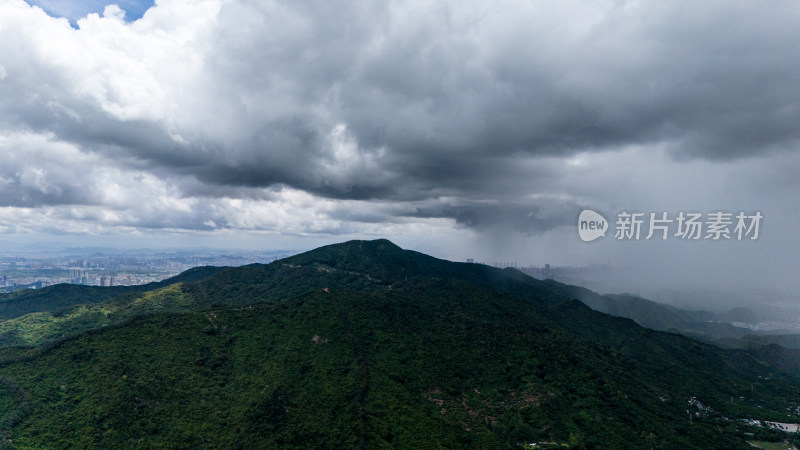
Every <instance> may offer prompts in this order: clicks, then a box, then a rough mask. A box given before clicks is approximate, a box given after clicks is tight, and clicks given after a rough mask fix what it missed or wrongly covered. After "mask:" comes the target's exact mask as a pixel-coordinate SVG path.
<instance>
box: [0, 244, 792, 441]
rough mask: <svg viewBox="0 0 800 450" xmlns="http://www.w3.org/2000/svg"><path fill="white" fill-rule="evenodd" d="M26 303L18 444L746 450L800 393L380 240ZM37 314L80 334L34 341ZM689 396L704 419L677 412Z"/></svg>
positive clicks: (10, 433) (17, 372)
mask: <svg viewBox="0 0 800 450" xmlns="http://www.w3.org/2000/svg"><path fill="white" fill-rule="evenodd" d="M195 275H197V274H195ZM36 314H40V316H36V315H35V314H33V315H30V314H29V315H26V316H21V317H18V318H15V319H12V320H7V321H4V322H0V326H2V325H4V324H10V323H15V324H17V325H18V327H17V328H15V330H16V331H15V332H16V333H17V341H15V342H18V341H19V339H18V338H19V336H20V334H19V333H20V332H21V331H25V330H27V332H31V333H33V335H34V337H37V338H38V339H40V340H38V341H36V342H37V343H29V344H26V346H22V347H19V346H15V345H19V344H13V345H7V346H5V347H3V348H0V356H2V362H3V363H2V364H0V377H5V378H6V379H8V380H10V381H9V382H11V383H13V385H14V386H17V387H18V390H19V392H22V393H24V394H25V399H27V400H25V402H27V403H26V404H29V405H30V407H26V408H27V409H25V408H23V407H22V406H20V405H21V404H22V403H24V402H22V401H21V400H13V398H12V397H13V395H12V394H11V393H9V394H8V395H9V396H10V397H8V401H9V404H12V405H13V404H16V405H18V407H17V409H16V410H15V411H27V412H26V413H25V414H19V416H20V417H17V418H16V419H15V420H14V421H13V426H9V427H7V429H0V437H3V438H9V439H11V438H13V439H14V443H15V445H17V444H18V445H20V446H22V447H24V446H31V447H45V448H49V447H55V448H61V447H64V446H75V445H78V446H90V447H98V446H99V447H119V446H135V445H143V446H156V447H164V446H167V447H175V446H184V447H185V446H190V447H209V446H211V447H220V446H221V447H235V446H237V445H239V446H242V445H243V446H245V447H251V448H252V447H260V448H265V447H276V446H277V447H285V446H301V447H303V446H305V447H309V448H312V447H313V448H329V447H330V448H332V447H349V448H373V447H431V446H437V447H440V448H455V447H458V448H463V447H481V448H485V447H491V446H499V447H506V448H510V447H516V446H519V445H520V444H523V443H524V444H525V445H527V443H530V442H556V443H558V444H559V445H560V444H564V445H566V446H569V447H574V448H598V447H599V448H621V447H639V448H642V447H662V448H676V447H681V448H747V447H748V444H747V443H746V441H745V439H744V438H745V437H746V435H745V434H744V433H753V434H754V435H757V436H758V437H759V438H763V439H772V440H776V439H777V440H780V439H785V438H786V435H784V434H782V433H779V432H774V431H769V430H763V429H758V428H753V427H749V426H747V425H740V424H738V423H735V422H732V421H729V420H728V421H726V420H725V419H724V417H730V418H748V417H755V416H756V415H757V416H758V417H759V418H763V419H771V420H778V419H782V420H787V419H786V408H790V409H792V410H793V408H795V407H797V406H798V405H797V404H796V402H794V401H790V400H787V399H790V398H797V396H798V395H797V394H800V392H798V384H799V383H798V378H797V377H796V376H795V375H792V374H791V373H789V372H785V371H784V370H782V369H780V368H778V367H774V366H771V365H770V364H768V363H767V362H765V361H762V360H760V359H759V357H758V355H756V354H755V353H752V352H749V351H737V352H726V351H724V350H721V349H718V348H715V347H713V346H710V345H706V344H703V343H700V342H697V341H694V340H692V339H689V338H686V337H684V336H679V335H676V334H671V333H665V332H659V331H654V330H650V329H647V328H643V327H641V326H640V325H638V324H636V323H635V322H634V321H632V320H630V319H624V318H618V317H613V316H611V315H608V314H604V313H600V312H597V311H594V310H592V309H590V308H589V307H588V306H586V305H585V304H584V303H582V302H580V301H578V300H576V299H575V298H574V296H572V293H571V292H570V290H569V289H565V288H563V287H560V286H558V285H554V284H552V283H547V282H543V281H539V280H535V279H532V278H530V277H527V276H525V275H523V274H520V273H518V272H515V271H509V270H501V269H496V268H492V267H488V266H483V265H478V264H468V263H455V262H449V261H443V260H439V259H436V258H433V257H430V256H427V255H424V254H421V253H417V252H411V251H407V250H402V249H400V248H399V247H397V246H395V245H394V244H392V243H391V242H390V241H385V240H378V241H350V242H346V243H343V244H334V245H333V246H326V247H322V248H320V249H316V250H312V251H310V252H306V253H304V254H301V255H296V256H293V257H289V258H285V259H282V260H278V261H275V262H273V263H270V264H266V265H259V264H256V265H250V266H244V267H239V268H228V269H220V270H217V271H214V273H211V274H210V275H209V276H198V279H196V280H193V281H188V279H184V281H178V282H174V283H170V284H167V285H164V286H160V287H157V288H154V289H152V290H148V291H146V292H136V293H126V294H123V295H121V296H117V297H114V298H111V299H106V300H102V301H98V302H95V303H89V304H83V305H79V306H75V307H73V309H71V310H68V311H66V312H62V313H58V314H61V315H60V316H59V315H58V314H54V313H53V312H39V313H36ZM47 314H50V317H51V318H52V320H53V321H57V320H59V319H62V318H69V320H66V319H65V320H63V321H62V322H58V323H61V324H62V326H66V325H64V324H67V325H70V324H71V325H74V326H75V327H76V328H75V332H74V333H61V334H59V333H60V332H61V331H63V330H64V328H62V329H58V328H57V327H56V328H54V329H51V330H50V331H49V333H50V334H47V336H50V337H49V338H47V337H46V336H45V334H46V333H44V332H42V333H40V334H38V335H37V334H36V333H37V332H39V331H41V329H42V327H44V326H43V325H42V324H41V323H38V324H36V323H32V322H30V320H31V319H32V318H36V317H38V318H40V319H46V317H43V316H41V315H47ZM15 321H16V322H15ZM26 321H28V322H26ZM98 321H101V322H102V321H107V322H102V323H101V322H98ZM44 323H49V324H52V323H56V322H44ZM92 324H95V325H92ZM97 324H100V325H99V326H98V325H97ZM23 325H24V326H23ZM26 327H27V328H26ZM37 327H38V328H37ZM82 327H83V328H82ZM54 330H55V331H54ZM81 330H83V331H81ZM0 335H2V336H4V337H6V338H8V342H12V341H13V338H14V336H13V335H14V332H11V331H9V333H8V334H3V333H2V332H1V331H0ZM43 336H44V337H43ZM2 342H3V340H2V339H0V343H2ZM9 392H11V391H9ZM15 392H16V391H15ZM745 393H746V397H744V398H743V399H741V400H739V398H740V397H742V394H745ZM0 394H2V393H0ZM14 398H17V397H14ZM692 398H697V399H700V401H702V404H703V405H711V406H712V407H713V410H705V409H703V410H697V411H698V415H697V416H696V417H694V420H693V421H692V422H688V421H687V420H686V419H687V417H686V405H687V402H691V401H692V400H691V399H692ZM734 398H735V399H737V400H735V401H734V400H733V399H734ZM14 402H16V403H14ZM21 402H22V403H21ZM0 413H1V411H0ZM7 414H12V412H7ZM4 417H11V416H4ZM14 417H16V416H14ZM66 418H71V419H70V420H67V419H66ZM2 423H3V419H2V418H0V424H2ZM8 423H11V422H8Z"/></svg>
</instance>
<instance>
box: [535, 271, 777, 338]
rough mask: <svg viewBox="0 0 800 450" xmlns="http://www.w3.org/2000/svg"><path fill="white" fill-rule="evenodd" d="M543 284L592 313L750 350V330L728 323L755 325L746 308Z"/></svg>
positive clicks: (753, 315)
mask: <svg viewBox="0 0 800 450" xmlns="http://www.w3.org/2000/svg"><path fill="white" fill-rule="evenodd" d="M544 282H545V283H547V284H548V285H550V286H551V287H552V288H553V289H555V290H558V291H561V292H568V293H569V295H571V296H573V297H574V298H576V299H579V300H580V301H582V302H583V303H585V304H586V305H587V306H589V307H591V308H592V309H594V310H597V311H600V312H604V313H607V314H611V315H614V316H618V317H627V318H629V319H633V320H634V321H635V322H636V323H638V324H639V325H642V326H643V327H646V328H652V329H654V330H661V331H669V332H673V333H680V334H683V335H685V336H689V337H692V338H694V339H697V340H700V341H703V342H707V343H711V344H714V345H717V346H721V347H725V348H748V347H753V345H752V344H753V341H755V340H753V339H750V340H747V339H748V338H747V336H750V335H752V334H753V333H754V332H753V330H751V329H749V328H744V327H739V326H735V325H733V324H732V323H731V322H741V323H748V324H755V323H758V316H757V314H756V313H755V312H753V311H752V310H750V309H748V308H734V309H731V310H730V311H726V312H723V313H713V312H709V311H689V310H685V309H681V308H676V307H673V306H670V305H665V304H663V303H658V302H654V301H652V300H647V299H645V298H641V297H639V296H636V295H631V294H606V295H600V294H597V293H596V292H593V291H591V290H589V289H586V288H583V287H579V286H570V285H566V284H563V283H559V282H557V281H554V280H545V281H544ZM769 342H772V341H769ZM775 342H777V341H775Z"/></svg>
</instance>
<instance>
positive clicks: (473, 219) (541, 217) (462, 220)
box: [410, 199, 580, 235]
mask: <svg viewBox="0 0 800 450" xmlns="http://www.w3.org/2000/svg"><path fill="white" fill-rule="evenodd" d="M578 210H580V207H579V206H578V205H576V204H575V202H573V201H565V200H559V199H538V200H530V201H527V202H522V201H483V202H460V203H459V204H439V205H434V206H425V207H420V208H417V210H416V211H415V212H413V213H411V214H410V215H412V216H414V217H422V218H429V217H436V218H453V219H455V221H456V223H457V224H459V225H461V226H463V227H468V228H472V229H475V230H477V231H496V232H504V231H506V232H507V231H516V232H519V233H522V234H524V235H533V234H540V233H543V232H546V231H550V230H552V229H554V228H557V227H561V226H566V225H573V224H574V223H575V220H576V215H575V211H578Z"/></svg>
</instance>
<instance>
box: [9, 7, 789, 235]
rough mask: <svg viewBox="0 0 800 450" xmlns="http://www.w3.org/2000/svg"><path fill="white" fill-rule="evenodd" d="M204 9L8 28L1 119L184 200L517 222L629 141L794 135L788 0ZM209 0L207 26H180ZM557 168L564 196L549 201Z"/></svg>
mask: <svg viewBox="0 0 800 450" xmlns="http://www.w3.org/2000/svg"><path fill="white" fill-rule="evenodd" d="M198 5H199V6H191V5H188V4H184V3H181V2H163V3H160V4H159V6H157V7H156V8H154V9H152V10H151V11H150V12H149V13H148V17H146V18H145V19H143V20H142V21H141V23H137V26H139V27H140V28H136V29H134V28H123V27H124V25H123V24H122V23H121V22H120V23H119V24H118V25H114V26H116V27H117V28H115V30H116V31H118V35H119V36H122V37H119V38H117V37H116V36H117V35H115V34H114V33H110V34H109V33H107V30H105V29H104V28H103V26H111V25H109V24H110V23H112V22H111V20H112V19H111V18H109V19H108V23H106V22H102V23H101V22H97V23H95V22H91V21H84V22H82V23H83V25H82V29H81V30H80V31H77V32H76V31H74V30H71V31H70V32H66V31H59V33H61V34H60V35H58V36H55V37H54V38H51V39H46V40H45V41H44V42H45V44H46V45H44V47H47V46H49V45H50V46H53V48H54V49H56V50H53V51H46V50H47V48H45V50H42V48H43V47H42V46H43V44H42V43H41V42H38V41H36V38H35V37H31V36H29V35H28V34H25V33H23V32H22V31H21V30H17V29H15V28H13V26H9V27H7V29H6V31H5V32H3V33H4V41H7V42H8V44H7V45H5V46H4V47H5V49H4V50H2V56H3V58H2V60H1V61H0V64H2V65H3V70H2V72H0V74H2V77H0V78H2V80H0V91H2V94H3V95H4V97H5V98H6V100H3V101H2V102H0V108H2V112H3V117H2V118H0V126H2V127H3V129H5V130H15V131H19V130H27V131H32V132H36V133H40V134H46V133H51V134H53V135H54V139H56V140H62V141H65V142H68V143H70V144H72V145H74V146H76V147H77V148H78V149H80V151H81V152H83V153H86V154H94V155H100V156H102V158H104V160H103V161H106V163H107V162H108V161H112V162H113V164H117V165H119V166H124V167H127V168H130V169H132V170H143V171H147V172H149V173H153V174H158V176H159V177H163V178H167V179H171V180H172V182H174V183H175V185H176V186H177V187H178V190H179V193H178V196H180V195H184V196H190V195H196V194H198V193H200V194H199V195H202V196H204V197H205V198H226V197H231V196H232V197H242V196H243V197H244V198H249V197H262V198H268V197H269V196H270V192H274V191H276V190H280V189H282V188H283V187H287V188H291V189H296V190H300V191H304V192H308V193H312V194H314V195H316V196H318V197H322V198H326V199H335V200H368V201H372V202H399V203H403V202H407V204H406V205H404V206H403V207H401V208H398V209H397V212H396V213H395V212H392V213H391V214H389V213H386V212H384V211H380V208H379V207H378V206H374V209H373V210H371V211H363V212H359V213H358V214H354V215H351V216H349V219H343V220H353V221H358V222H365V223H374V222H375V221H379V220H381V217H384V216H386V217H395V218H397V217H433V218H451V219H454V220H455V221H456V222H457V223H458V224H461V225H463V226H466V227H470V228H473V229H476V230H485V229H490V228H492V227H493V226H494V225H496V224H499V223H505V224H508V225H509V226H510V227H511V228H513V229H515V230H518V231H521V232H523V233H536V232H539V231H544V230H548V229H552V228H554V227H558V226H560V225H564V224H568V223H571V222H572V221H573V220H574V217H572V215H574V210H575V208H577V203H578V201H577V200H576V199H575V198H574V197H575V195H574V193H571V192H570V190H569V188H565V187H564V186H566V184H565V183H563V182H560V181H558V179H559V177H561V176H563V175H564V174H565V173H566V172H565V171H564V170H563V168H561V167H560V166H554V165H552V164H550V163H547V162H544V161H546V160H549V159H552V158H555V159H564V158H568V157H572V156H574V155H578V154H581V153H583V152H590V153H592V152H603V151H609V150H618V149H622V148H626V147H628V146H641V147H642V148H644V149H645V151H647V148H649V147H653V148H666V149H668V150H669V153H670V155H671V156H672V157H675V158H688V159H698V158H700V159H710V160H735V159H740V158H747V157H751V158H761V157H765V156H769V155H772V154H775V153H780V152H782V151H785V150H787V149H794V148H796V146H797V144H798V139H800V127H797V123H800V107H798V106H797V105H800V84H798V83H797V74H798V73H800V59H799V58H797V45H796V43H797V42H800V26H798V25H800V9H798V8H797V7H796V5H795V4H794V3H791V2H771V3H769V4H759V3H753V2H745V1H740V2H704V3H702V4H696V3H694V2H670V3H660V4H655V3H636V2H625V1H619V2H608V3H604V4H584V3H579V2H575V3H572V2H551V3H546V2H537V3H531V2H495V3H491V4H486V3H485V2H469V1H464V2H437V3H431V2H402V3H386V2H378V1H375V2H336V3H331V2H323V1H307V2H265V1H246V0H242V1H231V2H225V3H223V4H219V5H218V4H217V3H215V2H213V1H210V2H203V3H202V4H198ZM200 11H202V12H203V14H207V17H206V18H205V19H203V20H205V21H198V22H197V23H198V24H199V25H197V26H196V27H194V28H191V27H189V28H188V29H190V31H191V33H190V32H184V31H183V28H180V27H179V26H177V25H175V26H174V27H172V26H173V25H174V24H178V25H180V23H182V21H185V22H186V23H189V22H191V20H189V19H191V18H192V17H193V16H194V15H196V16H198V17H199V16H200V15H201V14H200ZM159 14H163V15H159ZM37 20H38V19H37ZM148 20H149V21H150V22H148ZM198 20H199V19H198ZM173 22H174V24H173ZM42 23H44V22H42ZM192 23H193V22H192ZM101 25H102V26H101ZM193 26H194V25H193ZM147 27H151V28H147ZM171 27H172V28H171ZM131 30H133V31H131ZM176 30H178V31H181V32H180V33H179V32H178V31H176ZM122 31H125V33H128V34H124V33H122ZM77 33H83V34H77ZM104 33H106V34H104ZM130 33H133V34H132V35H131V34H130ZM136 33H139V34H136ZM159 33H161V34H159ZM170 33H172V34H170ZM75 36H81V37H83V38H84V40H80V39H78V40H76V42H75V43H73V44H71V45H66V44H63V41H66V40H68V39H72V38H74V37H75ZM108 36H115V37H114V39H119V41H117V40H114V39H112V40H109V38H108ZM163 36H167V38H163ZM185 36H190V37H185ZM76 39H77V38H76ZM148 39H150V40H153V41H149V40H148ZM159 39H160V40H159ZM108 42H112V43H113V45H112V44H109V43H108ZM62 44H63V45H65V46H64V48H63V49H61V48H59V47H58V45H62ZM90 44H91V45H94V46H95V47H92V48H84V47H82V46H86V45H90ZM28 50H29V51H28ZM62 54H67V55H71V56H69V57H68V56H63V55H62ZM95 58H96V59H95ZM31 164H33V161H31ZM548 171H550V172H549V173H548ZM15 177H16V178H15ZM6 178H7V180H9V181H8V182H7V183H6V188H5V189H6V192H10V193H13V195H14V198H15V199H16V200H14V201H5V204H6V205H18V204H19V205H23V204H26V205H27V204H30V205H49V204H57V203H59V202H61V203H64V204H94V203H96V202H98V201H101V200H98V199H97V198H98V197H97V196H96V195H95V196H90V195H86V194H81V193H82V192H86V191H85V190H82V189H81V184H80V183H75V182H74V181H71V182H68V181H64V182H63V183H58V182H56V183H55V184H54V186H55V188H53V189H51V190H50V191H48V190H47V188H46V187H44V188H42V186H38V187H37V186H36V185H35V183H34V184H31V182H27V184H26V183H23V182H20V181H15V180H17V179H18V178H19V174H17V173H16V172H14V173H11V172H8V171H7V177H6ZM50 179H51V180H53V179H55V178H54V175H52V173H51V174H50ZM554 184H558V185H559V186H561V187H562V189H561V193H562V194H564V195H562V196H560V197H558V196H550V197H541V196H538V197H537V196H535V194H540V193H552V192H553V189H552V188H551V186H553V185H554ZM258 189H263V190H264V191H265V192H264V193H261V194H259V193H257V190H258ZM248 193H249V194H248ZM542 198H546V199H547V200H542ZM419 204H423V206H419ZM401 211H406V212H401ZM408 211H411V212H410V213H409V212H408ZM331 214H332V215H331V217H332V218H336V217H340V216H336V214H335V213H331ZM395 214H396V215H395ZM207 216H213V214H211V213H208V214H198V215H196V216H192V218H191V219H189V220H198V222H197V224H196V226H197V227H199V228H203V227H206V226H207V225H205V223H206V222H207V221H206V220H204V219H205V218H206V217H207ZM340 218H341V217H340ZM213 223H214V224H216V225H219V226H221V225H220V224H222V223H224V221H222V220H221V219H220V218H217V219H216V220H214V221H213ZM181 226H186V227H188V228H192V226H190V225H187V224H182V225H181Z"/></svg>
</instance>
